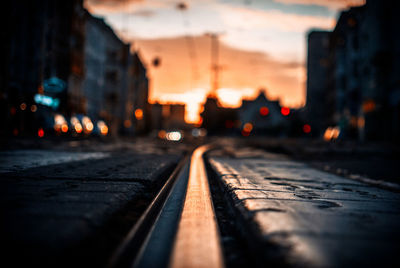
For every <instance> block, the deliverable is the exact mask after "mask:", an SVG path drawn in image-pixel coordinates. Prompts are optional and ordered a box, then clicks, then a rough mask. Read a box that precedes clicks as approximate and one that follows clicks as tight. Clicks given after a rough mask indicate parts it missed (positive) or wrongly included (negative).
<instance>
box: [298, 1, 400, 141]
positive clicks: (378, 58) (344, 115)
mask: <svg viewBox="0 0 400 268" xmlns="http://www.w3.org/2000/svg"><path fill="white" fill-rule="evenodd" d="M399 5H400V3H398V2H392V1H379V0H367V2H366V4H365V5H364V6H360V7H352V8H350V9H348V10H344V11H342V12H341V13H340V16H339V18H338V21H337V24H336V26H335V28H334V30H333V31H332V32H325V31H313V32H311V33H310V34H309V36H308V57H307V68H308V70H307V74H308V77H307V103H306V111H307V116H306V117H307V118H306V120H308V121H309V123H310V125H311V126H312V129H313V133H314V134H317V136H319V137H321V136H322V135H323V134H324V133H323V131H324V129H325V128H326V127H332V126H336V127H337V128H338V129H339V130H340V136H339V137H340V138H346V139H358V140H360V141H367V140H387V141H397V140H398V137H399V136H400V28H399V27H398V25H399V22H400V21H399V20H400V19H399V16H398V15H397V10H399ZM326 44H329V45H326ZM317 130H318V133H316V132H315V131H317Z"/></svg>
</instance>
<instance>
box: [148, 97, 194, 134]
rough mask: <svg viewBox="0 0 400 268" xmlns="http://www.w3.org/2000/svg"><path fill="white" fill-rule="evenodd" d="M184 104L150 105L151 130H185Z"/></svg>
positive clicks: (186, 125) (186, 126)
mask: <svg viewBox="0 0 400 268" xmlns="http://www.w3.org/2000/svg"><path fill="white" fill-rule="evenodd" d="M185 107H186V105H185V104H177V103H175V104H160V103H154V104H152V105H151V128H152V129H153V130H185V129H187V128H188V124H187V123H186V122H185Z"/></svg>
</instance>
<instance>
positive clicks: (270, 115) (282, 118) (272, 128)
mask: <svg viewBox="0 0 400 268" xmlns="http://www.w3.org/2000/svg"><path fill="white" fill-rule="evenodd" d="M285 109H288V110H285V111H287V113H288V114H287V115H283V114H282V107H281V105H280V104H279V101H278V100H269V99H268V98H267V97H266V95H265V92H264V91H263V90H260V92H259V94H258V96H257V97H256V98H255V99H253V100H242V105H241V107H240V108H239V120H240V123H241V126H240V128H241V129H242V131H243V130H245V126H246V124H251V127H252V129H251V131H250V132H251V133H254V134H257V135H275V136H276V135H287V134H288V129H289V126H290V117H291V114H290V113H291V111H290V109H289V108H286V107H285ZM242 134H246V133H242ZM249 134H250V133H249Z"/></svg>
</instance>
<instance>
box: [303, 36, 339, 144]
mask: <svg viewBox="0 0 400 268" xmlns="http://www.w3.org/2000/svg"><path fill="white" fill-rule="evenodd" d="M330 36H331V33H330V32H327V31H312V32H310V33H309V34H308V40H307V43H308V48H307V106H306V110H305V113H306V121H307V122H308V123H309V124H310V125H311V128H312V135H313V136H316V137H319V136H321V135H322V134H323V131H324V130H325V129H326V128H327V127H328V126H329V125H330V124H332V121H333V118H332V117H333V108H334V107H333V105H334V102H333V101H334V96H333V93H334V92H333V91H332V90H331V89H330V86H329V78H330V76H329V71H330V68H331V67H330V64H331V62H330V58H329V57H330V50H329V42H330Z"/></svg>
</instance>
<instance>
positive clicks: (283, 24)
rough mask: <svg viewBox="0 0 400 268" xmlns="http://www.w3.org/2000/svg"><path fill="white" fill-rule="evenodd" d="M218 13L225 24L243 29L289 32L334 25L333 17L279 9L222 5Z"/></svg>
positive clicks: (326, 27)
mask: <svg viewBox="0 0 400 268" xmlns="http://www.w3.org/2000/svg"><path fill="white" fill-rule="evenodd" d="M283 1H285V0H283ZM288 1H295V0H288ZM220 13H221V15H222V19H223V21H224V23H225V24H226V25H228V26H230V27H235V28H241V29H244V30H254V29H279V30H283V31H289V32H305V31H307V30H308V29H310V28H312V27H318V28H325V29H328V28H332V27H334V25H335V24H334V23H335V20H334V19H333V18H329V17H323V16H310V15H299V14H289V13H285V12H282V11H279V10H259V9H249V8H243V7H223V8H221V9H220Z"/></svg>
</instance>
